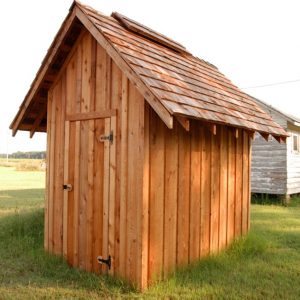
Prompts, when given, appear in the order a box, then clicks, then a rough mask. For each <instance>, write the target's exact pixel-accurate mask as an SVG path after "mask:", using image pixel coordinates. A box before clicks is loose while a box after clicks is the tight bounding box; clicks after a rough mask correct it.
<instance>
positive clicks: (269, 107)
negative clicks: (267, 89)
mask: <svg viewBox="0 0 300 300" xmlns="http://www.w3.org/2000/svg"><path fill="white" fill-rule="evenodd" d="M251 98H252V99H253V100H254V101H255V102H257V103H258V105H259V106H261V107H262V108H265V109H264V110H265V111H267V112H269V113H270V114H271V112H272V111H273V112H275V113H277V114H279V115H280V116H281V117H282V118H283V119H284V120H286V121H288V122H290V123H292V124H293V125H295V126H298V127H300V118H299V117H296V116H294V115H291V114H288V113H286V112H283V111H282V110H280V109H278V108H276V107H274V106H272V105H270V104H268V103H266V102H264V101H262V100H260V99H257V98H254V97H251Z"/></svg>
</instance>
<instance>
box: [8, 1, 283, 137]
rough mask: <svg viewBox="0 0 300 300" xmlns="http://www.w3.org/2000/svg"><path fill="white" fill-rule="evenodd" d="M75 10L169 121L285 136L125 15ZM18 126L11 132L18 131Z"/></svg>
mask: <svg viewBox="0 0 300 300" xmlns="http://www.w3.org/2000/svg"><path fill="white" fill-rule="evenodd" d="M75 8H76V9H78V10H80V11H81V15H82V13H83V15H84V16H85V17H86V18H87V19H88V22H89V24H92V26H93V29H96V30H98V31H99V34H101V36H104V37H105V39H106V40H107V42H108V43H109V44H110V46H112V47H113V49H114V51H116V52H117V54H118V55H119V56H120V57H121V58H122V60H124V61H125V62H126V64H127V65H128V67H129V68H130V70H131V71H132V74H133V76H135V77H138V80H141V81H142V83H143V84H144V85H145V86H146V88H147V89H148V90H149V92H150V93H151V94H152V95H153V96H154V98H155V100H158V102H159V103H160V105H161V104H162V106H163V107H164V108H165V109H166V110H167V112H168V113H169V114H170V115H171V116H175V117H176V116H183V117H186V118H193V119H199V120H202V121H207V122H212V123H218V124H225V125H229V126H232V127H238V128H245V129H248V130H250V131H258V132H261V133H264V134H272V135H274V136H287V133H286V132H285V131H284V130H283V129H282V128H281V127H280V125H278V124H277V123H275V122H274V121H273V120H272V118H271V117H270V116H269V115H268V114H266V113H265V112H264V111H263V110H262V109H261V108H260V107H259V106H258V105H257V104H256V103H255V101H253V100H252V99H251V97H249V96H248V95H247V94H246V93H244V92H242V91H241V90H240V89H239V88H238V87H237V86H235V85H234V84H233V83H232V82H231V81H230V80H229V79H227V78H226V77H225V76H224V75H223V74H222V73H221V72H220V71H219V70H218V69H217V68H216V67H215V66H213V65H212V64H210V63H208V62H206V61H204V60H201V59H199V58H197V57H194V56H193V55H191V54H190V53H189V52H188V51H187V50H186V49H185V48H184V46H182V45H180V44H179V43H177V42H175V41H173V40H171V39H169V38H167V37H165V36H163V35H161V34H159V33H157V32H155V31H153V30H152V29H150V28H147V27H145V26H144V25H142V24H139V23H137V22H135V21H133V20H130V19H129V18H127V17H125V16H123V15H121V14H118V13H113V14H112V16H111V17H108V16H105V15H103V14H102V13H100V12H97V11H96V10H94V9H92V8H90V7H88V6H85V5H82V4H80V3H78V2H74V4H73V5H72V7H71V10H74V9H75ZM81 18H82V17H81ZM87 29H88V30H90V28H87ZM54 43H55V41H54ZM50 50H51V49H50ZM50 50H49V51H50ZM48 55H49V53H48ZM42 67H43V66H42ZM137 87H138V88H139V86H137ZM25 100H26V99H25ZM150 104H151V103H150ZM156 111H157V109H156ZM20 119H21V118H20ZM15 120H16V119H15ZM14 122H15V121H14ZM14 122H13V124H12V127H13V126H16V125H15V124H14Z"/></svg>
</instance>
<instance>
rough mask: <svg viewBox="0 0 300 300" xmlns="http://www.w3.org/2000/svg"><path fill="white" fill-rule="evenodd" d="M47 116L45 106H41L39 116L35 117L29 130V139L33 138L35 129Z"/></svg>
mask: <svg viewBox="0 0 300 300" xmlns="http://www.w3.org/2000/svg"><path fill="white" fill-rule="evenodd" d="M46 115H47V104H44V105H43V108H42V110H41V111H40V112H39V115H38V116H37V117H36V119H35V121H34V123H33V125H32V128H31V130H30V138H32V137H33V135H34V133H35V132H36V130H37V128H38V127H39V126H40V124H41V122H42V120H43V119H44V118H45V117H46Z"/></svg>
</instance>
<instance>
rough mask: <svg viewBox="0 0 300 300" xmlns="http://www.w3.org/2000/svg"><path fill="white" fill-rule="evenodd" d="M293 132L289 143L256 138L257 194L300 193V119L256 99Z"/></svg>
mask: <svg viewBox="0 0 300 300" xmlns="http://www.w3.org/2000/svg"><path fill="white" fill-rule="evenodd" d="M253 99H254V100H255V101H256V102H257V104H259V105H260V107H261V108H262V109H263V110H264V111H265V112H266V113H268V114H270V115H271V116H272V118H273V120H274V121H275V122H277V123H278V124H280V125H281V126H282V127H283V128H284V129H285V130H286V131H287V133H288V134H289V137H288V138H287V143H286V144H278V143H277V142H276V140H274V139H273V138H272V137H271V138H270V139H269V140H268V141H266V140H265V139H263V138H261V136H259V135H256V137H255V139H254V141H253V156H252V172H251V181H252V185H251V189H252V192H253V193H260V194H275V195H283V196H284V198H285V199H287V200H288V198H289V197H290V195H292V194H298V193H300V142H299V140H300V119H299V118H297V117H294V116H291V115H289V114H286V113H284V112H282V111H280V110H278V109H276V108H275V107H272V106H270V105H268V104H266V103H264V102H263V101H261V100H258V99H255V98H253Z"/></svg>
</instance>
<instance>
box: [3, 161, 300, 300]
mask: <svg viewBox="0 0 300 300" xmlns="http://www.w3.org/2000/svg"><path fill="white" fill-rule="evenodd" d="M26 163H27V162H26ZM17 165H18V163H17V162H13V163H11V164H10V167H7V166H6V167H3V166H0V299H62V298H63V299H101V298H128V299H132V298H138V299H143V298H152V299H157V298H166V299H182V298H186V299H300V285H299V282H300V200H299V199H297V198H295V199H293V200H292V202H291V205H289V206H288V207H282V206H278V205H277V206H275V205H273V206H272V205H252V207H251V211H252V212H251V231H250V233H249V234H248V235H247V236H246V237H244V238H240V239H239V240H237V241H236V242H235V243H234V244H233V245H232V246H231V247H230V248H229V249H228V250H226V251H223V252H222V253H220V254H219V255H216V256H213V257H210V258H207V259H205V260H203V261H201V262H199V263H195V264H193V265H191V266H189V267H187V268H185V269H182V270H178V271H177V272H176V273H175V274H173V275H171V276H170V277H169V279H168V280H166V281H163V282H160V283H157V284H156V285H154V286H152V287H150V289H149V290H148V291H146V292H144V293H139V292H137V291H136V290H134V289H133V288H132V287H130V286H129V285H127V284H125V283H123V282H122V281H120V280H116V279H112V278H109V277H106V276H99V275H95V274H89V273H86V272H83V271H79V270H75V269H71V268H69V267H68V266H67V264H66V263H65V262H64V261H63V260H62V259H61V258H59V257H55V256H52V255H48V254H46V253H45V252H44V251H43V222H44V219H43V206H44V182H45V173H44V172H42V171H17V170H16V168H17ZM17 169H18V168H17ZM19 169H20V168H19ZM21 169H22V168H21ZM25 169H26V168H25Z"/></svg>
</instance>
